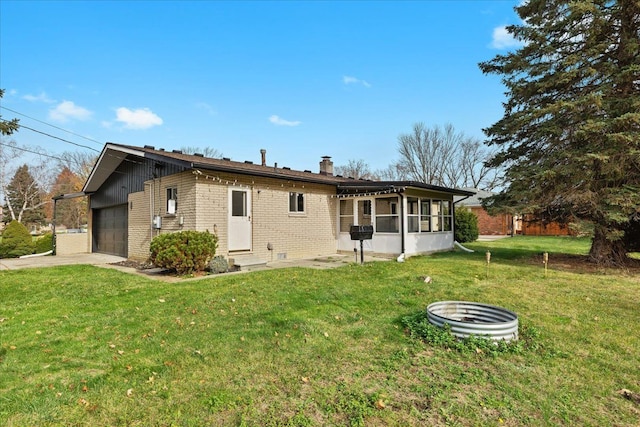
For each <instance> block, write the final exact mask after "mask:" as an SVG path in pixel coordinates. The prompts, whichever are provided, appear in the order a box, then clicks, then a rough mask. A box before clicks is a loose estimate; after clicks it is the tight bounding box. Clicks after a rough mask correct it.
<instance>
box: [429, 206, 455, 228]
mask: <svg viewBox="0 0 640 427" xmlns="http://www.w3.org/2000/svg"><path fill="white" fill-rule="evenodd" d="M451 220H452V215H451V201H449V200H432V201H431V230H432V231H451Z"/></svg>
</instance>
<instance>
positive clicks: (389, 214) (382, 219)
mask: <svg viewBox="0 0 640 427" xmlns="http://www.w3.org/2000/svg"><path fill="white" fill-rule="evenodd" d="M375 203H376V205H375V215H376V233H399V232H400V218H399V216H398V198H397V197H381V198H378V199H376V202H375Z"/></svg>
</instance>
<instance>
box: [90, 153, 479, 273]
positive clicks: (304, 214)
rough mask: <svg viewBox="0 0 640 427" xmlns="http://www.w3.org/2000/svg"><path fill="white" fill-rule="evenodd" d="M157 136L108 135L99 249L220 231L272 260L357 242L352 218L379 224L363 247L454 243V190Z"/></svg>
mask: <svg viewBox="0 0 640 427" xmlns="http://www.w3.org/2000/svg"><path fill="white" fill-rule="evenodd" d="M261 154H262V156H261V162H260V163H257V164H254V163H252V162H248V161H247V162H237V161H231V160H230V159H228V158H222V159H213V158H207V157H204V156H202V155H199V154H195V155H189V154H184V153H182V152H180V151H177V150H174V151H172V152H169V151H164V150H162V149H155V148H154V147H151V146H145V147H134V146H128V145H120V144H112V143H108V144H106V145H105V147H104V149H103V150H102V153H101V154H100V156H99V158H98V161H97V162H96V164H95V166H94V168H93V170H92V172H91V174H90V176H89V178H88V179H87V182H86V183H85V186H84V188H83V193H84V194H85V195H87V196H88V198H89V207H90V209H89V217H90V219H89V240H90V245H89V247H90V248H91V251H92V252H100V253H109V254H114V255H120V256H123V257H128V258H131V259H138V260H145V259H147V258H148V255H149V245H150V242H151V239H152V238H153V237H155V236H156V235H158V234H160V233H167V232H174V231H179V230H197V231H206V230H208V231H209V232H211V233H214V234H216V235H217V237H218V251H217V252H218V254H220V255H223V256H225V257H227V258H234V259H235V258H237V257H242V256H245V255H250V256H252V257H255V258H258V259H260V260H262V261H264V262H270V261H274V260H277V259H287V258H308V257H314V256H321V255H331V254H335V253H336V252H340V251H349V252H351V253H353V249H354V247H355V245H356V244H359V242H354V241H352V240H351V239H350V237H351V236H350V234H349V229H350V226H351V225H354V224H355V225H372V226H373V227H374V234H373V238H372V239H371V240H367V241H365V246H364V250H365V252H368V253H372V254H383V255H388V256H397V255H400V254H405V255H407V256H410V255H413V254H418V253H428V252H434V251H441V250H448V249H451V248H452V247H453V209H454V205H453V196H454V195H462V196H468V195H471V194H472V193H470V192H468V191H464V190H453V189H449V188H444V187H438V186H432V185H427V184H422V183H417V182H411V181H365V180H355V179H352V178H345V177H342V176H339V175H337V176H336V175H333V163H332V162H331V160H330V158H329V157H323V158H322V161H321V162H320V167H319V171H318V172H317V173H315V172H311V171H309V170H305V171H296V170H291V169H290V168H287V167H278V165H277V163H276V164H274V165H267V163H266V152H265V151H264V150H261Z"/></svg>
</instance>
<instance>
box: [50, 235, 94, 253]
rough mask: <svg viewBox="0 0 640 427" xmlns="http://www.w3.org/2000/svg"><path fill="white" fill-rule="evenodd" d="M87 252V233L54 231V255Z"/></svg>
mask: <svg viewBox="0 0 640 427" xmlns="http://www.w3.org/2000/svg"><path fill="white" fill-rule="evenodd" d="M88 252H89V234H88V233H69V234H66V233H56V255H73V254H86V253H88Z"/></svg>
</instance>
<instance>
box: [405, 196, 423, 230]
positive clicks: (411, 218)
mask: <svg viewBox="0 0 640 427" xmlns="http://www.w3.org/2000/svg"><path fill="white" fill-rule="evenodd" d="M418 202H419V199H418V198H417V197H407V231H408V232H409V233H417V232H419V231H420V211H419V210H418V207H419V206H420V205H419V203H418Z"/></svg>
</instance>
